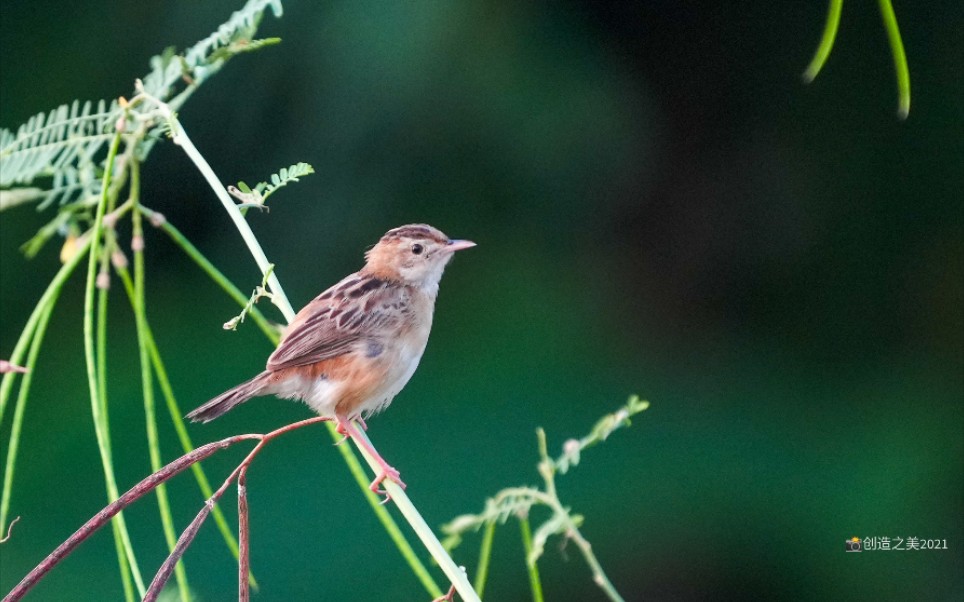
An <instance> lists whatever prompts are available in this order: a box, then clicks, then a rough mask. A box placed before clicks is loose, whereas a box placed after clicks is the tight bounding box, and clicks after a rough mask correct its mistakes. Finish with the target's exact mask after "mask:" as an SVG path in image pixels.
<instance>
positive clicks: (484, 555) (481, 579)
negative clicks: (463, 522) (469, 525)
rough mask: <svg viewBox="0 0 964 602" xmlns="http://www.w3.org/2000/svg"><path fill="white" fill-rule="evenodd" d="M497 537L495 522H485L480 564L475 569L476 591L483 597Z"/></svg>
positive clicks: (474, 584)
mask: <svg viewBox="0 0 964 602" xmlns="http://www.w3.org/2000/svg"><path fill="white" fill-rule="evenodd" d="M493 539H495V522H494V521H493V522H490V523H486V524H485V531H484V532H483V533H482V546H481V547H480V548H479V566H478V568H476V569H475V582H474V583H473V584H472V585H473V586H474V587H475V592H476V593H477V594H479V598H481V597H482V596H483V595H485V594H484V592H485V580H486V579H487V578H488V576H489V559H490V558H491V557H492V540H493Z"/></svg>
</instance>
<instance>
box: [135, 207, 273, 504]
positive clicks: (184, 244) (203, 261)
mask: <svg viewBox="0 0 964 602" xmlns="http://www.w3.org/2000/svg"><path fill="white" fill-rule="evenodd" d="M140 211H141V212H142V213H143V214H144V215H145V216H147V218H148V219H156V218H159V216H160V214H159V213H157V212H156V211H152V210H150V209H148V208H147V207H144V206H143V205H141V206H140ZM159 221H160V223H159V225H158V228H160V229H161V230H163V231H164V233H165V234H167V235H168V236H169V237H170V238H171V240H173V241H174V243H175V244H176V245H178V246H179V247H181V250H183V251H184V252H185V253H186V254H187V256H188V257H190V258H191V259H193V260H194V262H195V263H196V264H197V265H198V266H199V267H200V268H201V269H202V270H204V273H205V274H207V275H208V277H210V278H211V280H213V281H214V282H215V283H216V284H217V285H218V286H220V287H221V288H222V289H223V290H224V292H226V293H227V294H228V296H230V297H231V298H232V299H234V300H235V301H237V302H238V304H239V305H241V307H244V306H245V305H246V304H247V303H248V297H247V296H246V295H245V294H244V293H242V292H241V289H239V288H238V287H237V286H235V285H234V283H233V282H231V281H230V280H228V278H227V276H225V275H224V274H223V273H221V271H220V270H219V269H217V268H216V267H214V264H213V263H211V261H210V260H208V258H207V257H205V256H204V254H202V253H201V252H200V251H199V250H198V249H197V247H195V246H194V245H193V244H191V241H189V240H188V239H187V238H186V237H185V236H184V235H183V234H181V231H180V230H178V229H177V228H175V227H174V225H173V224H171V223H170V222H169V221H167V220H166V219H165V220H159ZM248 315H249V316H251V319H253V320H254V322H255V323H256V324H257V325H258V328H260V329H261V332H263V333H264V335H265V336H266V337H268V340H270V341H271V342H272V344H274V345H277V344H278V340H279V338H280V337H279V336H278V330H277V329H275V328H273V327H272V326H271V324H270V323H268V320H267V319H265V317H264V314H262V313H261V310H259V309H258V308H257V307H252V308H251V309H250V310H249V311H248ZM208 497H210V495H209V496H208Z"/></svg>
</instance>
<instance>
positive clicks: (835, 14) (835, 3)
mask: <svg viewBox="0 0 964 602" xmlns="http://www.w3.org/2000/svg"><path fill="white" fill-rule="evenodd" d="M842 10H843V0H830V9H829V10H828V12H827V23H826V24H825V25H824V27H823V36H822V37H821V38H820V45H819V46H817V52H816V54H814V55H813V60H811V61H810V64H809V65H807V69H806V71H804V72H803V81H804V82H806V83H808V84H809V83H810V82H812V81H813V80H814V78H816V77H817V74H818V73H820V70H821V69H823V65H824V63H826V62H827V57H829V56H830V51H831V50H832V49H833V43H834V40H836V39H837V29H838V28H839V27H840V12H841V11H842Z"/></svg>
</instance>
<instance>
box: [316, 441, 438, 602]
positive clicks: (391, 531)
mask: <svg viewBox="0 0 964 602" xmlns="http://www.w3.org/2000/svg"><path fill="white" fill-rule="evenodd" d="M325 426H327V427H328V432H329V434H330V435H331V437H332V440H334V441H335V443H336V444H339V443H341V441H342V440H343V439H344V436H342V435H341V434H340V433H339V432H338V431H337V430H336V428H335V427H334V425H333V424H332V423H331V422H326V423H325ZM337 447H338V451H339V452H340V453H341V456H342V458H343V459H344V460H345V464H347V465H348V471H349V472H351V475H352V476H353V477H354V478H355V482H356V483H358V486H359V487H360V488H361V490H362V492H363V493H364V494H365V498H366V499H367V500H368V502H369V504H371V507H372V509H373V510H374V512H375V516H376V517H378V520H379V521H380V522H381V523H382V527H384V528H385V531H386V532H387V533H388V536H389V537H390V538H391V540H392V541H393V542H394V543H395V546H396V547H397V548H398V551H399V552H400V553H401V554H402V558H404V559H405V560H406V561H407V562H408V565H409V567H411V569H412V571H413V572H414V573H415V576H416V577H417V578H418V580H419V581H420V582H421V583H422V587H424V588H425V591H427V592H428V595H430V596H432V597H433V598H437V597H439V596H441V595H442V590H441V589H440V588H439V586H438V584H437V583H436V582H435V579H433V578H432V575H431V574H430V573H429V572H428V569H427V568H425V565H424V564H422V561H421V560H419V558H418V555H417V554H415V550H413V549H412V546H411V544H409V543H408V540H407V539H405V534H404V533H402V530H401V529H399V528H398V523H396V522H395V519H393V518H392V515H391V514H389V512H388V509H387V508H385V506H384V505H382V504H381V500H379V499H378V496H377V495H375V494H374V493H373V492H372V490H371V489H369V488H368V483H369V479H368V475H366V474H365V469H364V468H362V465H361V462H359V461H358V457H357V456H355V454H354V453H353V452H352V451H351V448H350V447H348V446H347V445H337Z"/></svg>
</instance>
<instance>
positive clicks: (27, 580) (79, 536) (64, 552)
mask: <svg viewBox="0 0 964 602" xmlns="http://www.w3.org/2000/svg"><path fill="white" fill-rule="evenodd" d="M262 436H263V435H235V436H234V437H228V438H227V439H222V440H220V441H215V442H214V443H208V444H206V445H202V446H201V447H199V448H197V449H195V450H192V451H191V453H188V454H185V455H183V456H181V457H180V458H178V459H177V460H174V461H173V462H170V463H169V464H167V465H166V466H164V468H162V469H161V470H159V471H157V472H155V473H154V474H152V475H150V476H149V477H147V478H146V479H143V480H142V481H141V482H140V483H138V484H137V485H134V486H133V487H131V488H130V489H128V490H127V491H126V492H124V494H123V495H121V496H120V497H118V498H117V499H116V500H114V501H113V502H111V503H110V504H108V505H107V506H106V507H105V508H104V509H102V510H101V511H100V512H98V513H97V514H95V515H94V516H93V517H91V518H90V520H88V521H87V522H86V523H84V524H83V525H82V526H81V527H80V528H79V529H77V530H76V531H74V533H73V534H72V535H71V536H70V537H68V538H67V539H66V541H64V542H63V543H62V544H60V545H59V546H57V548H56V549H55V550H54V551H53V552H51V553H50V554H48V555H47V557H46V558H44V559H43V560H42V561H41V562H40V564H38V565H37V566H35V567H34V568H33V570H32V571H30V572H29V573H27V575H26V576H25V577H24V578H23V579H21V580H20V583H18V584H17V585H16V587H14V588H13V589H12V590H10V593H9V594H7V595H6V597H4V599H3V602H17V601H18V600H20V599H21V598H23V597H24V596H25V595H27V593H28V592H29V591H30V590H31V589H32V588H33V586H35V585H36V584H37V582H38V581H40V580H41V579H43V578H44V576H46V575H47V573H49V572H50V571H51V570H52V569H53V568H54V567H55V566H57V564H59V563H60V561H61V560H63V559H64V558H66V557H67V556H68V555H69V554H70V553H71V552H73V551H74V549H76V548H77V546H79V545H80V544H81V543H83V542H84V541H85V540H86V539H87V538H88V537H90V536H91V535H93V534H94V532H96V531H97V530H98V529H100V528H101V527H103V526H104V525H106V524H107V523H108V522H109V521H110V520H111V519H112V518H114V517H115V516H117V515H118V514H119V513H120V512H121V511H122V510H123V509H124V508H126V507H128V506H130V505H131V504H133V503H134V502H136V501H137V500H139V499H140V498H142V497H144V496H145V495H147V494H148V493H150V492H151V491H152V490H153V489H154V488H155V487H157V486H158V485H160V484H161V483H163V482H165V481H167V480H168V479H170V478H172V477H174V476H175V475H177V474H179V473H181V472H182V471H184V470H185V469H186V468H187V467H188V466H192V465H194V464H195V463H197V462H200V461H201V460H204V459H205V458H208V457H210V456H212V455H213V454H215V453H217V452H219V451H221V450H222V449H227V448H228V447H230V446H232V445H234V444H235V443H239V442H241V441H247V440H250V439H257V438H259V437H262Z"/></svg>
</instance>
